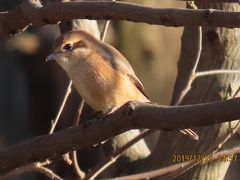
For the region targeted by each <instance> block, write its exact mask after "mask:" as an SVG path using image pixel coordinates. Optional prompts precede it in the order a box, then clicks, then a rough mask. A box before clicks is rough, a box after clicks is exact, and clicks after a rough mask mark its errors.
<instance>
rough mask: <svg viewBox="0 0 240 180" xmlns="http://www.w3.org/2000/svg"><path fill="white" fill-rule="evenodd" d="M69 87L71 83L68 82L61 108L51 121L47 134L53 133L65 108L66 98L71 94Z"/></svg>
mask: <svg viewBox="0 0 240 180" xmlns="http://www.w3.org/2000/svg"><path fill="white" fill-rule="evenodd" d="M71 86H72V81H70V82H69V84H68V87H67V90H66V93H65V95H64V98H63V101H62V104H61V106H60V108H59V110H58V113H57V115H56V117H55V119H54V121H52V125H51V128H50V130H49V134H52V133H53V131H54V129H55V127H56V125H57V123H58V120H59V117H60V115H61V114H62V111H63V108H64V106H65V104H66V101H67V99H68V96H69V94H70V93H71Z"/></svg>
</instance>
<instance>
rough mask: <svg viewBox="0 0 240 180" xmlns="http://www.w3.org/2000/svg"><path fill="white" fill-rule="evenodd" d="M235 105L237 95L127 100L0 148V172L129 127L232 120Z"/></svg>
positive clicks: (238, 103)
mask: <svg viewBox="0 0 240 180" xmlns="http://www.w3.org/2000/svg"><path fill="white" fill-rule="evenodd" d="M239 108H240V98H235V99H230V100H226V101H219V102H212V103H206V104H199V105H186V106H176V107H171V106H159V105H153V104H150V103H142V102H137V101H132V102H128V103H126V104H125V105H123V106H122V107H120V108H119V109H118V110H116V111H115V112H114V113H111V114H110V115H108V116H107V117H105V118H104V119H102V120H99V119H93V120H91V121H89V122H86V123H83V124H82V125H80V126H79V127H74V128H69V129H65V130H61V131H58V132H55V133H53V134H51V135H43V136H39V137H36V138H34V139H31V140H29V141H26V142H23V143H21V144H18V145H14V146H11V147H8V148H5V149H2V150H1V151H0V173H1V174H2V173H6V172H7V171H9V170H11V169H14V168H16V167H18V166H21V165H23V164H27V163H31V162H35V161H43V160H45V159H47V158H49V157H54V156H57V155H61V154H64V153H66V152H69V151H71V150H75V149H77V148H84V147H87V146H90V145H93V144H96V143H100V142H102V141H104V140H106V139H109V138H111V137H114V136H115V135H118V134H121V133H123V132H125V131H128V130H130V129H140V128H145V129H153V130H160V129H161V130H174V129H184V128H189V127H200V126H207V125H212V124H217V123H222V122H227V121H232V120H235V119H238V118H240V112H239ZM176 114H177V116H176ZM10 158H11V161H9V159H10Z"/></svg>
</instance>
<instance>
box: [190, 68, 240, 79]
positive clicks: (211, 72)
mask: <svg viewBox="0 0 240 180" xmlns="http://www.w3.org/2000/svg"><path fill="white" fill-rule="evenodd" d="M216 74H240V70H231V69H229V70H228V69H217V70H209V71H202V72H196V74H195V78H197V77H202V76H210V75H216Z"/></svg>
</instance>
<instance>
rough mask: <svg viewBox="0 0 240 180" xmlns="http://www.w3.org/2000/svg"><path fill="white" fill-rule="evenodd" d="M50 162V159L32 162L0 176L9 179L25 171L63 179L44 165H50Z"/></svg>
mask: <svg viewBox="0 0 240 180" xmlns="http://www.w3.org/2000/svg"><path fill="white" fill-rule="evenodd" d="M49 163H50V161H46V162H44V163H40V162H36V163H31V164H28V165H25V166H21V167H19V168H16V169H14V170H12V171H10V172H8V173H7V174H5V175H3V176H0V179H2V180H4V179H5V180H7V179H9V178H13V177H16V176H19V175H21V174H24V173H28V172H39V173H41V174H44V175H45V176H47V177H49V178H50V179H53V180H63V179H62V178H61V177H59V176H58V175H56V174H55V173H54V172H52V171H51V170H50V169H48V168H46V167H44V166H45V165H48V164H49Z"/></svg>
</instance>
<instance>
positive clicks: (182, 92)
mask: <svg viewBox="0 0 240 180" xmlns="http://www.w3.org/2000/svg"><path fill="white" fill-rule="evenodd" d="M197 40H198V46H197V54H196V57H194V58H195V59H194V65H193V68H192V71H191V73H190V75H189V78H188V81H187V83H186V86H185V88H184V89H183V90H182V91H181V92H180V95H179V97H178V99H177V100H176V102H175V103H174V105H179V104H180V103H181V102H182V100H183V98H184V97H185V96H186V94H187V93H188V92H189V90H190V89H191V85H192V83H193V81H194V80H195V73H196V70H197V66H198V63H199V59H200V56H201V52H202V28H201V27H198V39H197Z"/></svg>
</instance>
